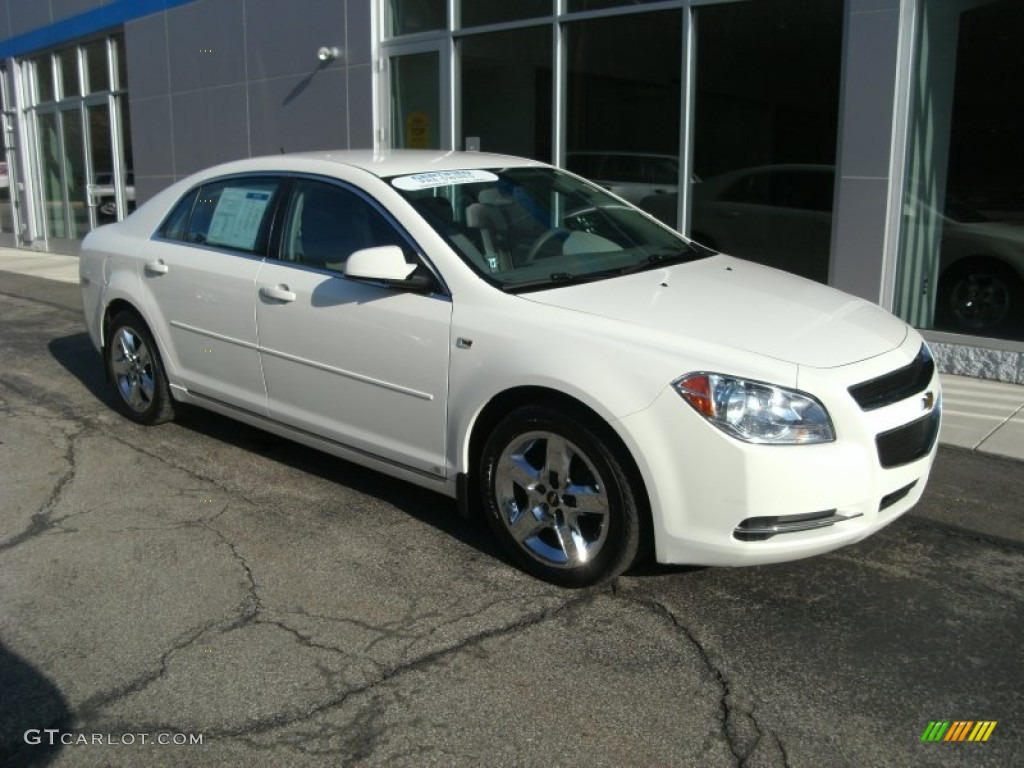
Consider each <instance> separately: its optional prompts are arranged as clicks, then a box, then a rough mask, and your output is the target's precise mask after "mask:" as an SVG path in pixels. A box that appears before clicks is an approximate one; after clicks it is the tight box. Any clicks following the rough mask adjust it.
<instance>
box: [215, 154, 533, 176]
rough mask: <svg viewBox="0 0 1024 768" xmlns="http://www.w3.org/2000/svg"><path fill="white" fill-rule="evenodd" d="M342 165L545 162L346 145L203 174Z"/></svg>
mask: <svg viewBox="0 0 1024 768" xmlns="http://www.w3.org/2000/svg"><path fill="white" fill-rule="evenodd" d="M337 165H343V166H348V167H351V168H358V169H360V170H362V171H365V172H367V173H370V174H373V175H374V176H377V177H378V178H386V177H389V176H402V175H405V174H412V173H426V172H429V171H455V170H462V169H468V168H508V167H524V166H546V165H547V164H546V163H541V162H538V161H536V160H529V159H527V158H522V157H513V156H511V155H499V154H491V153H486V152H454V151H449V152H445V151H439V150H429V149H428V150H424V149H397V150H381V151H374V150H363V149H343V150H329V151H324V152H296V153H290V154H282V155H266V156H263V157H252V158H247V159H245V160H236V161H234V162H231V163H226V164H224V165H220V166H216V167H214V168H209V169H206V170H205V171H203V172H202V175H203V176H207V177H209V176H212V175H218V174H221V173H225V172H231V173H245V172H251V171H257V172H258V171H269V170H273V171H282V170H297V171H298V170H301V171H311V170H316V169H318V168H319V170H321V171H322V172H324V173H328V174H329V173H331V169H332V167H333V166H337Z"/></svg>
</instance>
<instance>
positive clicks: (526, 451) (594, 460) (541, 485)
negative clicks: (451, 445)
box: [481, 406, 641, 587]
mask: <svg viewBox="0 0 1024 768" xmlns="http://www.w3.org/2000/svg"><path fill="white" fill-rule="evenodd" d="M624 466H625V465H624V463H623V462H622V461H621V460H620V459H619V458H618V453H617V452H616V450H615V448H614V446H613V445H612V444H611V443H610V442H609V440H608V438H607V437H606V436H605V435H604V434H602V431H600V430H599V429H597V428H595V427H594V426H592V422H591V421H590V420H588V419H584V418H578V417H573V416H570V415H567V414H563V413H557V412H555V411H553V410H551V409H548V408H544V407H540V406H529V407H525V408H521V409H519V410H517V411H514V412H512V413H511V414H509V415H508V416H507V417H506V418H505V419H504V420H503V421H502V422H501V423H500V424H499V425H498V426H497V427H496V428H495V429H494V431H493V432H492V433H491V436H490V439H489V440H488V441H487V444H486V446H485V447H484V451H483V455H482V458H481V486H482V489H483V496H484V498H483V501H484V508H485V511H486V514H487V518H488V521H489V523H490V525H491V528H492V529H493V530H494V532H495V533H496V534H497V536H498V538H499V540H501V542H502V544H503V545H504V546H505V548H506V550H507V551H508V552H509V554H510V555H511V556H512V557H513V558H514V559H515V560H516V561H517V562H518V563H519V564H520V565H521V566H522V567H523V568H524V569H525V570H527V571H529V572H531V573H533V574H534V575H537V576H540V577H541V578H544V579H547V580H548V581H551V582H554V583H556V584H561V585H563V586H573V587H579V586H587V585H591V584H595V583H599V582H601V581H606V580H608V579H611V578H614V577H615V576H617V575H619V574H620V573H622V571H624V570H626V568H628V567H629V566H630V565H631V564H632V562H633V560H634V559H635V558H636V556H637V554H638V552H639V551H640V519H641V517H640V511H639V509H638V502H637V497H636V495H635V493H634V490H633V483H632V482H631V481H630V479H629V477H630V476H629V473H628V472H627V471H626V470H625V468H624Z"/></svg>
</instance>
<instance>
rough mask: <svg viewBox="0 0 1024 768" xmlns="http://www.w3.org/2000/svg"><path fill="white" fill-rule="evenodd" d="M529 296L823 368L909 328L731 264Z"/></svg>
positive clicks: (808, 284)
mask: <svg viewBox="0 0 1024 768" xmlns="http://www.w3.org/2000/svg"><path fill="white" fill-rule="evenodd" d="M520 296H521V298H524V299H528V300H530V301H535V302H539V303H542V304H546V305H548V306H552V307H561V308H563V309H568V310H573V311H576V312H584V313H587V314H590V315H595V316H600V317H606V318H610V319H613V320H617V321H619V322H622V323H628V324H631V325H635V326H637V327H639V328H644V329H648V330H650V331H652V332H657V333H671V334H674V335H676V336H683V337H692V338H695V339H699V340H701V341H702V342H707V343H712V344H718V345H723V346H728V347H732V348H734V349H739V350H744V351H748V352H753V353H756V354H760V355H766V356H768V357H771V358H775V359H777V360H783V361H785V362H788V363H795V364H797V365H801V366H811V367H815V368H834V367H837V366H840V365H847V364H849V363H855V362H859V361H861V360H866V359H868V358H871V357H875V356H877V355H881V354H883V353H885V352H888V351H889V350H892V349H894V348H896V347H898V346H899V345H900V344H901V343H902V342H903V340H904V339H905V338H906V336H907V332H908V328H909V327H908V326H907V324H906V323H904V322H903V321H902V320H900V319H898V318H896V317H894V316H893V315H891V314H890V313H888V312H886V311H885V310H884V309H882V308H881V307H879V306H877V305H875V304H871V303H870V302H867V301H864V300H863V299H858V298H856V297H854V296H850V295H848V294H845V293H842V292H840V291H837V290H835V289H833V288H829V287H827V286H824V285H821V284H819V283H815V282H812V281H810V280H805V279H803V278H800V277H796V276H795V275H791V274H789V273H786V272H781V271H779V270H775V269H770V268H768V267H764V266H761V265H759V264H754V263H753V262H749V261H743V260H741V259H736V258H733V257H731V256H722V255H720V256H713V257H711V258H707V259H701V260H700V261H695V262H691V263H689V264H679V265H675V266H671V267H665V268H661V269H652V270H649V271H645V272H639V273H637V274H634V275H628V276H624V277H618V278H610V279H607V280H600V281H596V282H592V283H584V284H579V285H573V286H566V287H564V288H556V289H552V290H546V291H538V292H534V293H526V294H521V295H520Z"/></svg>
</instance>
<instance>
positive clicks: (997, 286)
mask: <svg viewBox="0 0 1024 768" xmlns="http://www.w3.org/2000/svg"><path fill="white" fill-rule="evenodd" d="M1011 303H1012V294H1011V291H1010V286H1008V285H1007V284H1006V282H1004V281H1003V280H1002V279H1001V278H1000V276H999V275H995V274H990V273H988V272H974V273H972V274H969V275H965V276H964V277H962V278H961V279H960V280H959V281H957V283H956V284H955V285H954V286H953V290H952V292H951V294H950V309H951V311H952V312H953V315H954V316H955V317H956V320H957V322H958V323H959V324H960V325H962V326H963V327H965V328H970V329H972V330H981V329H984V328H991V327H993V326H995V325H999V324H1000V323H1002V322H1003V321H1004V320H1005V319H1006V317H1007V315H1008V314H1009V312H1010V305H1011Z"/></svg>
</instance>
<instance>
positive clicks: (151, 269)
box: [146, 259, 170, 275]
mask: <svg viewBox="0 0 1024 768" xmlns="http://www.w3.org/2000/svg"><path fill="white" fill-rule="evenodd" d="M168 269H170V268H169V267H168V266H167V265H166V264H164V260H163V259H158V260H157V261H147V262H146V271H147V272H148V273H149V274H151V275H166V274H167V271H168Z"/></svg>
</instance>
